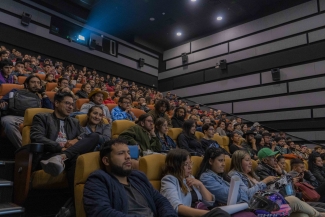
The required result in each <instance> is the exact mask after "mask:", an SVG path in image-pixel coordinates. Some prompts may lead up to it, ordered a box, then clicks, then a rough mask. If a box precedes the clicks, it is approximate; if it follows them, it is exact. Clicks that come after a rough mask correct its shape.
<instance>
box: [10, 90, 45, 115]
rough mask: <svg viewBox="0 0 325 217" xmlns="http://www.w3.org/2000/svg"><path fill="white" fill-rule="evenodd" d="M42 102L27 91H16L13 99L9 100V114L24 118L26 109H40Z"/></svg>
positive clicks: (35, 95) (34, 94)
mask: <svg viewBox="0 0 325 217" xmlns="http://www.w3.org/2000/svg"><path fill="white" fill-rule="evenodd" d="M41 107H42V100H41V98H40V97H39V96H38V95H37V94H36V93H32V92H30V91H28V90H24V89H22V90H17V91H16V92H14V94H13V97H12V98H9V107H8V108H9V114H10V115H15V116H22V117H23V116H24V115H25V111H26V109H28V108H41Z"/></svg>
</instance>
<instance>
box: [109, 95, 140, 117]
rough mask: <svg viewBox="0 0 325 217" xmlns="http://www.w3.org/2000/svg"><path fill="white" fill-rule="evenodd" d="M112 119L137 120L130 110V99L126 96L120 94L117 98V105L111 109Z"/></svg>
mask: <svg viewBox="0 0 325 217" xmlns="http://www.w3.org/2000/svg"><path fill="white" fill-rule="evenodd" d="M112 119H113V121H116V120H129V121H137V120H138V119H137V118H136V117H135V115H134V114H133V112H132V111H131V101H130V99H128V98H127V97H126V96H121V97H120V98H119V100H118V106H116V107H115V108H113V109H112Z"/></svg>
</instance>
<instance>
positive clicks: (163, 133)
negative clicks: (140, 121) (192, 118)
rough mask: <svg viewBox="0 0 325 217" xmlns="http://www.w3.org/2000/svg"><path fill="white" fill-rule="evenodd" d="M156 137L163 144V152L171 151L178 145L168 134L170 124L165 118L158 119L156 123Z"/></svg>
mask: <svg viewBox="0 0 325 217" xmlns="http://www.w3.org/2000/svg"><path fill="white" fill-rule="evenodd" d="M155 131H156V135H157V136H158V138H159V141H160V143H161V151H169V150H171V149H175V148H176V144H175V142H174V140H173V139H172V138H170V137H169V136H168V135H167V133H168V123H167V120H166V119H165V118H158V119H157V120H156V122H155Z"/></svg>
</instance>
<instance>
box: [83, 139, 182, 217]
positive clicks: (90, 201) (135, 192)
mask: <svg viewBox="0 0 325 217" xmlns="http://www.w3.org/2000/svg"><path fill="white" fill-rule="evenodd" d="M100 163H101V166H102V168H103V169H101V170H97V171H95V172H93V173H92V174H91V175H90V176H89V177H88V179H87V182H86V184H85V188H84V195H83V196H84V197H83V202H84V207H85V211H86V215H87V216H89V217H95V216H117V217H123V216H148V217H153V216H161V217H165V216H166V217H167V216H168V217H174V216H175V217H177V214H176V212H175V211H174V209H173V207H172V206H171V205H170V203H169V201H168V200H167V199H166V198H165V197H163V196H162V195H161V194H160V193H159V192H158V191H157V190H155V189H154V188H153V187H152V185H151V184H150V182H149V180H148V179H147V177H146V176H145V174H143V173H142V172H140V171H137V170H132V169H131V168H132V163H131V157H130V150H129V148H128V146H127V142H126V141H124V140H119V139H117V140H111V141H107V142H106V143H105V145H104V147H103V148H102V150H101V151H100Z"/></svg>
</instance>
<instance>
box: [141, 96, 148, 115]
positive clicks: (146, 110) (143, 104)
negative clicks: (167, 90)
mask: <svg viewBox="0 0 325 217" xmlns="http://www.w3.org/2000/svg"><path fill="white" fill-rule="evenodd" d="M138 109H141V110H143V111H145V112H149V111H150V108H149V107H148V106H147V103H146V98H144V97H143V96H140V97H139V98H138Z"/></svg>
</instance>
